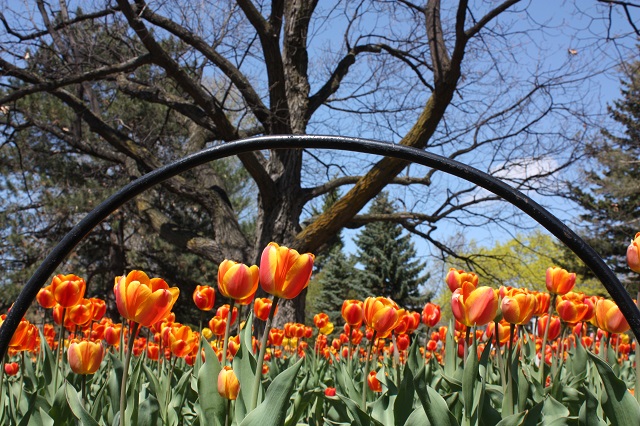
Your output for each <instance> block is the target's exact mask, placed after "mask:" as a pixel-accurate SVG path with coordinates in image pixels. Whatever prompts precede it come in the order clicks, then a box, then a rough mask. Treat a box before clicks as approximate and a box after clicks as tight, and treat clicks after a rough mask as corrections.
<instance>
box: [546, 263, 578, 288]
mask: <svg viewBox="0 0 640 426" xmlns="http://www.w3.org/2000/svg"><path fill="white" fill-rule="evenodd" d="M546 284H547V290H549V292H550V293H553V294H567V293H568V292H570V291H571V290H572V289H573V286H575V285H576V274H575V273H573V272H571V273H569V272H567V270H566V269H562V268H559V267H557V266H554V267H551V268H548V269H547V277H546Z"/></svg>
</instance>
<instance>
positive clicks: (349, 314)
mask: <svg viewBox="0 0 640 426" xmlns="http://www.w3.org/2000/svg"><path fill="white" fill-rule="evenodd" d="M341 312H342V318H344V321H345V322H346V323H347V324H349V325H350V326H351V327H356V328H358V327H360V326H361V325H362V320H363V319H364V311H363V304H362V301H361V300H345V301H344V302H342V311H341Z"/></svg>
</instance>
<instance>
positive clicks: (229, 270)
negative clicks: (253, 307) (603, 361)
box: [218, 259, 259, 300]
mask: <svg viewBox="0 0 640 426" xmlns="http://www.w3.org/2000/svg"><path fill="white" fill-rule="evenodd" d="M258 277H259V273H258V267H257V266H256V265H253V266H247V265H244V264H242V263H238V262H234V261H233V260H226V259H225V260H223V261H222V263H221V264H220V266H219V267H218V290H219V291H220V294H222V295H223V296H224V297H228V298H229V299H233V300H243V299H247V298H249V297H252V296H253V295H254V294H255V292H256V290H257V289H258Z"/></svg>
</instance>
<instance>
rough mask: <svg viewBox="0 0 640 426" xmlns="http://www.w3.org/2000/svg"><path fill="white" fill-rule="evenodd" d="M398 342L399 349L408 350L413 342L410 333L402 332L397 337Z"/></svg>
mask: <svg viewBox="0 0 640 426" xmlns="http://www.w3.org/2000/svg"><path fill="white" fill-rule="evenodd" d="M396 343H397V344H398V350H399V351H406V350H407V348H408V347H409V344H411V339H410V337H409V335H408V334H400V335H399V336H398V337H396Z"/></svg>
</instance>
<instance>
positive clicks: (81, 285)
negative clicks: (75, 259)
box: [51, 274, 87, 308]
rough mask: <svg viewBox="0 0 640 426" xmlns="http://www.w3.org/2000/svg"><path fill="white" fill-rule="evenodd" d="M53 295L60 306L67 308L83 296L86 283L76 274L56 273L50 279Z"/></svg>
mask: <svg viewBox="0 0 640 426" xmlns="http://www.w3.org/2000/svg"><path fill="white" fill-rule="evenodd" d="M51 286H52V292H53V297H54V298H55V299H56V302H58V304H59V305H60V306H62V307H65V308H68V307H71V306H73V305H75V304H76V303H78V302H79V301H80V299H82V298H83V297H84V292H85V290H86V289H87V284H86V283H85V282H84V280H83V279H82V278H80V277H78V276H77V275H74V274H69V275H62V274H58V275H56V276H55V277H53V280H52V281H51Z"/></svg>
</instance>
